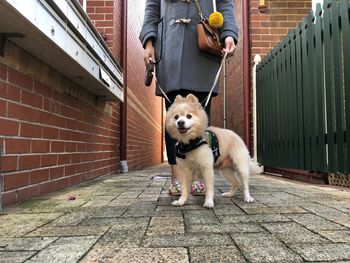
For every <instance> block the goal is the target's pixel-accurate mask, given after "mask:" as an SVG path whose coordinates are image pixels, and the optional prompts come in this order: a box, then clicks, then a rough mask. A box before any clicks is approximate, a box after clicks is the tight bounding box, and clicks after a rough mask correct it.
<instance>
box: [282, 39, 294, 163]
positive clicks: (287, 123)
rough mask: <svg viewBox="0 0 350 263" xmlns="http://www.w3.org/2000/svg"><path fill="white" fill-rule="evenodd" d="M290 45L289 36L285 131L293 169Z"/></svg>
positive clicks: (286, 53) (285, 45)
mask: <svg viewBox="0 0 350 263" xmlns="http://www.w3.org/2000/svg"><path fill="white" fill-rule="evenodd" d="M290 45H291V35H290V34H288V36H287V38H286V39H285V41H284V50H285V83H286V91H285V107H286V121H285V131H286V153H285V155H286V166H289V167H293V163H294V162H295V161H294V156H293V151H294V148H293V143H292V139H293V135H292V131H293V130H294V128H293V123H292V112H291V111H292V107H291V103H292V94H291V93H292V92H291V74H290V72H291V57H290V51H291V50H290Z"/></svg>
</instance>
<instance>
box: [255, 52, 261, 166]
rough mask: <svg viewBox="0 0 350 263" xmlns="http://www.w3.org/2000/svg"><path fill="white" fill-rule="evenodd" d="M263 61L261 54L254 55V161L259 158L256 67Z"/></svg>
mask: <svg viewBox="0 0 350 263" xmlns="http://www.w3.org/2000/svg"><path fill="white" fill-rule="evenodd" d="M260 62H261V57H260V55H255V57H254V66H253V138H254V145H253V148H254V156H253V159H254V161H257V159H258V150H257V125H256V67H257V65H258V64H259V63H260Z"/></svg>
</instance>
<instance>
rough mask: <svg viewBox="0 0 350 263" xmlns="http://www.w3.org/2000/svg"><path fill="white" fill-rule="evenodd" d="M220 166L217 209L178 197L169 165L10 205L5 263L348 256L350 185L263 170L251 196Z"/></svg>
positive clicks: (0, 248)
mask: <svg viewBox="0 0 350 263" xmlns="http://www.w3.org/2000/svg"><path fill="white" fill-rule="evenodd" d="M216 175H217V176H216V189H215V207H214V208H213V209H206V208H203V207H202V205H203V203H204V197H203V196H190V199H189V202H188V205H186V206H184V207H173V206H171V202H172V201H173V200H176V199H177V198H178V197H171V196H169V195H168V188H169V186H170V184H171V180H170V169H169V167H168V166H167V165H161V166H156V167H151V168H149V169H145V170H143V171H136V172H129V173H127V174H116V175H112V176H107V177H102V178H97V179H94V180H91V181H89V182H85V183H82V184H80V185H78V186H75V187H72V188H69V189H65V190H62V191H59V192H56V193H50V194H48V195H45V196H40V197H38V198H34V199H32V200H28V201H26V202H23V203H21V204H18V205H14V206H11V207H8V208H6V209H5V211H4V212H3V214H2V215H0V262H11V263H12V262H45V263H47V262H50V263H51V262H84V263H87V262H112V263H114V262H121V263H123V262H146V263H147V262H152V263H153V262H251V263H252V262H259V263H260V262H324V263H325V262H350V254H349V253H350V252H349V251H350V238H349V237H350V211H349V208H350V191H341V190H339V189H334V188H330V187H325V186H317V185H309V184H304V183H300V182H293V181H290V180H281V179H279V178H274V177H270V176H264V175H260V176H254V177H253V178H251V180H250V183H251V187H250V188H251V194H252V196H253V197H254V198H255V202H254V203H244V202H243V192H242V190H241V189H239V191H238V192H237V195H236V196H235V197H233V198H223V197H221V193H222V192H224V191H227V190H229V189H230V186H229V184H228V183H227V182H226V181H225V180H223V179H222V177H221V175H220V173H218V172H216ZM70 197H74V198H73V200H69V199H71V198H70Z"/></svg>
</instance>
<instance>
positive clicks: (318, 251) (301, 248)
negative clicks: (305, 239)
mask: <svg viewBox="0 0 350 263" xmlns="http://www.w3.org/2000/svg"><path fill="white" fill-rule="evenodd" d="M291 247H292V249H293V250H294V251H296V252H297V253H300V254H301V256H302V257H303V258H304V259H305V260H307V261H336V262H338V261H339V260H350V244H294V245H291Z"/></svg>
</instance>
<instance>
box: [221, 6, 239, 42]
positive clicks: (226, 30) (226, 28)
mask: <svg viewBox="0 0 350 263" xmlns="http://www.w3.org/2000/svg"><path fill="white" fill-rule="evenodd" d="M216 3H217V9H218V11H219V12H221V13H222V15H223V16H224V24H223V26H222V28H221V35H220V37H221V42H222V43H224V41H225V38H226V37H228V36H231V37H233V39H234V41H235V43H236V44H237V42H238V32H239V28H238V26H237V22H236V18H235V12H234V10H235V9H234V5H233V1H232V0H220V1H216Z"/></svg>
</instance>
